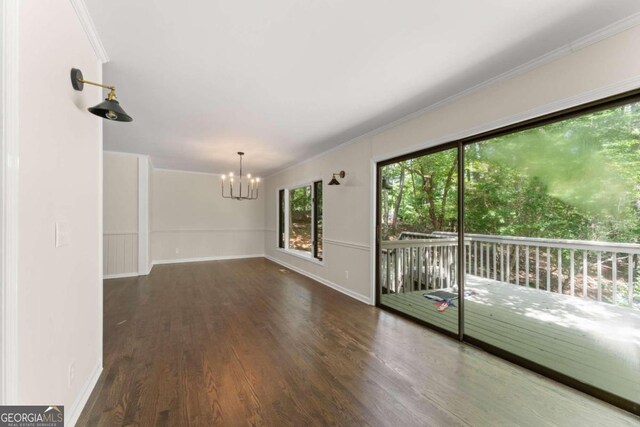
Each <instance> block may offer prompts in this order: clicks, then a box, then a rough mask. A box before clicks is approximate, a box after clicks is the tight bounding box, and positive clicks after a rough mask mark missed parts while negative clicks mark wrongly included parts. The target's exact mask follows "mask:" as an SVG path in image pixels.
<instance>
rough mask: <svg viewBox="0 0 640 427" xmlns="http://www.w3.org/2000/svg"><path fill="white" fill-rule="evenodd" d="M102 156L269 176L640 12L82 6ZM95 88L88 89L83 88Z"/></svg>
mask: <svg viewBox="0 0 640 427" xmlns="http://www.w3.org/2000/svg"><path fill="white" fill-rule="evenodd" d="M86 3H87V5H88V7H89V10H90V13H91V15H92V18H93V19H94V21H95V23H96V27H97V28H98V32H99V34H100V37H101V39H102V41H103V43H104V45H105V48H106V50H107V52H108V55H109V57H110V62H109V63H107V64H106V65H105V68H104V81H105V82H108V83H109V84H115V85H116V86H117V88H118V98H119V100H120V102H121V104H122V106H123V107H124V108H125V110H126V111H127V112H128V113H129V114H131V115H132V116H133V118H134V122H133V123H112V122H105V148H106V149H108V150H116V151H126V152H134V153H141V154H149V155H150V156H151V158H152V161H153V163H154V165H155V166H156V167H162V168H170V169H184V170H193V171H202V172H228V171H229V170H232V169H234V170H235V169H236V168H237V156H236V154H235V153H236V151H240V150H243V151H245V152H246V153H247V155H246V156H245V166H246V169H248V170H249V171H250V172H253V173H254V174H261V175H268V174H269V173H271V172H273V171H274V170H277V169H279V168H281V167H284V166H287V165H289V164H292V163H295V162H297V161H300V160H302V159H304V158H307V157H310V156H312V155H315V154H317V153H320V152H322V151H324V150H326V149H328V148H331V147H333V146H336V145H338V144H340V143H342V142H345V141H346V140H348V139H351V138H353V137H355V136H358V135H361V134H363V133H366V132H368V131H370V130H373V129H375V128H377V127H380V126H382V125H385V124H387V123H389V122H391V121H393V120H396V119H399V118H400V117H402V116H404V115H407V114H409V113H412V112H414V111H417V110H419V109H421V108H424V107H426V106H429V105H431V104H433V103H435V102H437V101H439V100H441V99H444V98H446V97H448V96H451V95H453V94H456V93H458V92H460V91H462V90H464V89H467V88H469V87H471V86H474V85H476V84H478V83H481V82H483V81H485V80H487V79H489V78H491V77H494V76H496V75H499V74H501V73H503V72H505V71H508V70H510V69H512V68H514V67H516V66H518V65H521V64H523V63H525V62H528V61H530V60H531V59H534V58H536V57H538V56H540V55H542V54H545V53H547V52H549V51H552V50H554V49H556V48H558V47H561V46H564V45H566V44H567V43H570V42H572V41H574V40H576V39H578V38H580V37H583V36H585V35H587V34H590V33H592V32H594V31H595V30H597V29H600V28H602V27H605V26H607V25H608V24H611V23H613V22H615V21H618V20H620V19H622V18H625V17H627V16H629V15H630V14H632V13H637V12H640V1H637V0H610V1H603V0H562V1H558V0H517V1H514V0H482V1H478V0H429V1H427V0H348V1H344V0H269V1H264V0H189V1H176V0H133V1H132V0H109V1H105V0H86ZM85 77H86V78H88V79H91V76H85Z"/></svg>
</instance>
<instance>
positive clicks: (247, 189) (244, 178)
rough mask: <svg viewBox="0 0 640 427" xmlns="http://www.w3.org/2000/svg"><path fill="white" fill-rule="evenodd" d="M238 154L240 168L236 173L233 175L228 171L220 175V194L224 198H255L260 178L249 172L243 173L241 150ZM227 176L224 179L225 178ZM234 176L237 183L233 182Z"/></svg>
mask: <svg viewBox="0 0 640 427" xmlns="http://www.w3.org/2000/svg"><path fill="white" fill-rule="evenodd" d="M238 155H239V156H240V168H239V173H238V175H234V173H233V172H229V174H228V175H221V180H220V183H221V188H220V190H221V196H222V197H223V198H225V199H234V200H255V199H257V198H258V193H259V190H260V189H259V187H260V184H259V183H260V178H257V177H254V176H252V175H251V174H250V173H247V174H245V173H243V169H242V156H243V155H244V153H243V152H241V151H239V152H238ZM227 177H228V178H229V180H228V181H226V178H227ZM236 177H237V178H238V179H237V181H238V183H237V185H236V183H235V181H236Z"/></svg>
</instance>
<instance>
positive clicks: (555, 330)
mask: <svg viewBox="0 0 640 427" xmlns="http://www.w3.org/2000/svg"><path fill="white" fill-rule="evenodd" d="M466 285H467V289H471V290H473V291H474V293H475V294H474V295H473V296H471V297H468V298H466V299H465V319H466V322H465V333H466V334H467V335H468V336H470V337H473V338H476V339H479V340H482V341H484V342H486V343H488V344H491V345H494V346H496V347H500V348H502V349H504V350H507V351H509V352H511V353H513V354H516V355H518V356H521V357H524V358H526V359H529V360H531V361H533V362H536V363H539V364H541V365H543V366H547V367H549V368H551V369H554V370H556V371H558V372H561V373H563V374H565V375H569V376H571V377H574V378H576V379H578V380H580V381H582V382H584V383H587V384H590V385H592V386H595V387H598V388H601V389H603V390H606V391H609V392H611V393H613V394H616V395H619V396H621V397H624V398H626V399H629V400H631V401H634V402H640V312H638V311H637V310H632V309H629V308H625V307H618V306H614V305H611V304H607V303H601V302H597V301H593V300H588V299H584V298H578V297H571V296H569V295H561V294H557V293H551V292H546V291H541V290H536V289H533V288H527V287H525V286H517V285H513V284H507V283H503V282H499V281H495V280H491V279H485V278H479V277H476V276H468V277H467V284H466ZM424 293H425V291H416V292H407V293H401V294H386V295H383V296H382V304H383V305H385V306H388V307H391V308H394V309H396V310H399V311H402V312H405V313H407V314H410V315H412V316H414V317H416V318H418V319H420V320H423V321H425V322H428V323H431V324H433V325H435V326H438V327H440V328H443V329H446V330H449V331H452V332H457V327H458V311H457V308H449V309H448V310H447V311H445V312H444V313H439V312H438V311H437V307H436V306H435V305H434V303H433V301H430V300H428V299H426V298H425V297H424V296H423V294H424Z"/></svg>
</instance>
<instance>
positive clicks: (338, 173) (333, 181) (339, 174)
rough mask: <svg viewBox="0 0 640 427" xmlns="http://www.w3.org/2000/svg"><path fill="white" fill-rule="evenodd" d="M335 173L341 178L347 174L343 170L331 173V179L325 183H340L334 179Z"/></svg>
mask: <svg viewBox="0 0 640 427" xmlns="http://www.w3.org/2000/svg"><path fill="white" fill-rule="evenodd" d="M336 175H338V176H339V177H340V178H341V179H342V178H344V177H345V176H346V175H347V174H346V173H344V171H340V172H336V173H334V174H333V177H332V178H331V181H329V183H328V184H327V185H340V181H338V180H337V179H336Z"/></svg>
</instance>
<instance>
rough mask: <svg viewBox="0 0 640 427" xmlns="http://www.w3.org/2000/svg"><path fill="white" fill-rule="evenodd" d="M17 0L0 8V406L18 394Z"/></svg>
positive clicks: (15, 397)
mask: <svg viewBox="0 0 640 427" xmlns="http://www.w3.org/2000/svg"><path fill="white" fill-rule="evenodd" d="M18 12H19V0H4V1H3V2H2V7H1V8H0V22H2V25H1V26H0V57H1V61H0V63H1V64H2V70H1V75H2V77H1V80H2V82H1V89H0V98H1V102H0V116H1V118H2V120H1V121H0V157H1V159H2V161H1V162H0V224H1V225H0V283H1V288H2V291H1V292H0V303H1V304H0V321H1V322H2V323H1V325H2V326H1V329H0V341H1V346H0V348H1V351H0V382H1V387H0V404H3V405H7V404H13V403H16V402H17V393H18V172H19V170H18V167H19V140H18V124H19V123H18V119H19V106H18V83H19V79H18V65H19V64H18V23H19V14H18Z"/></svg>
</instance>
